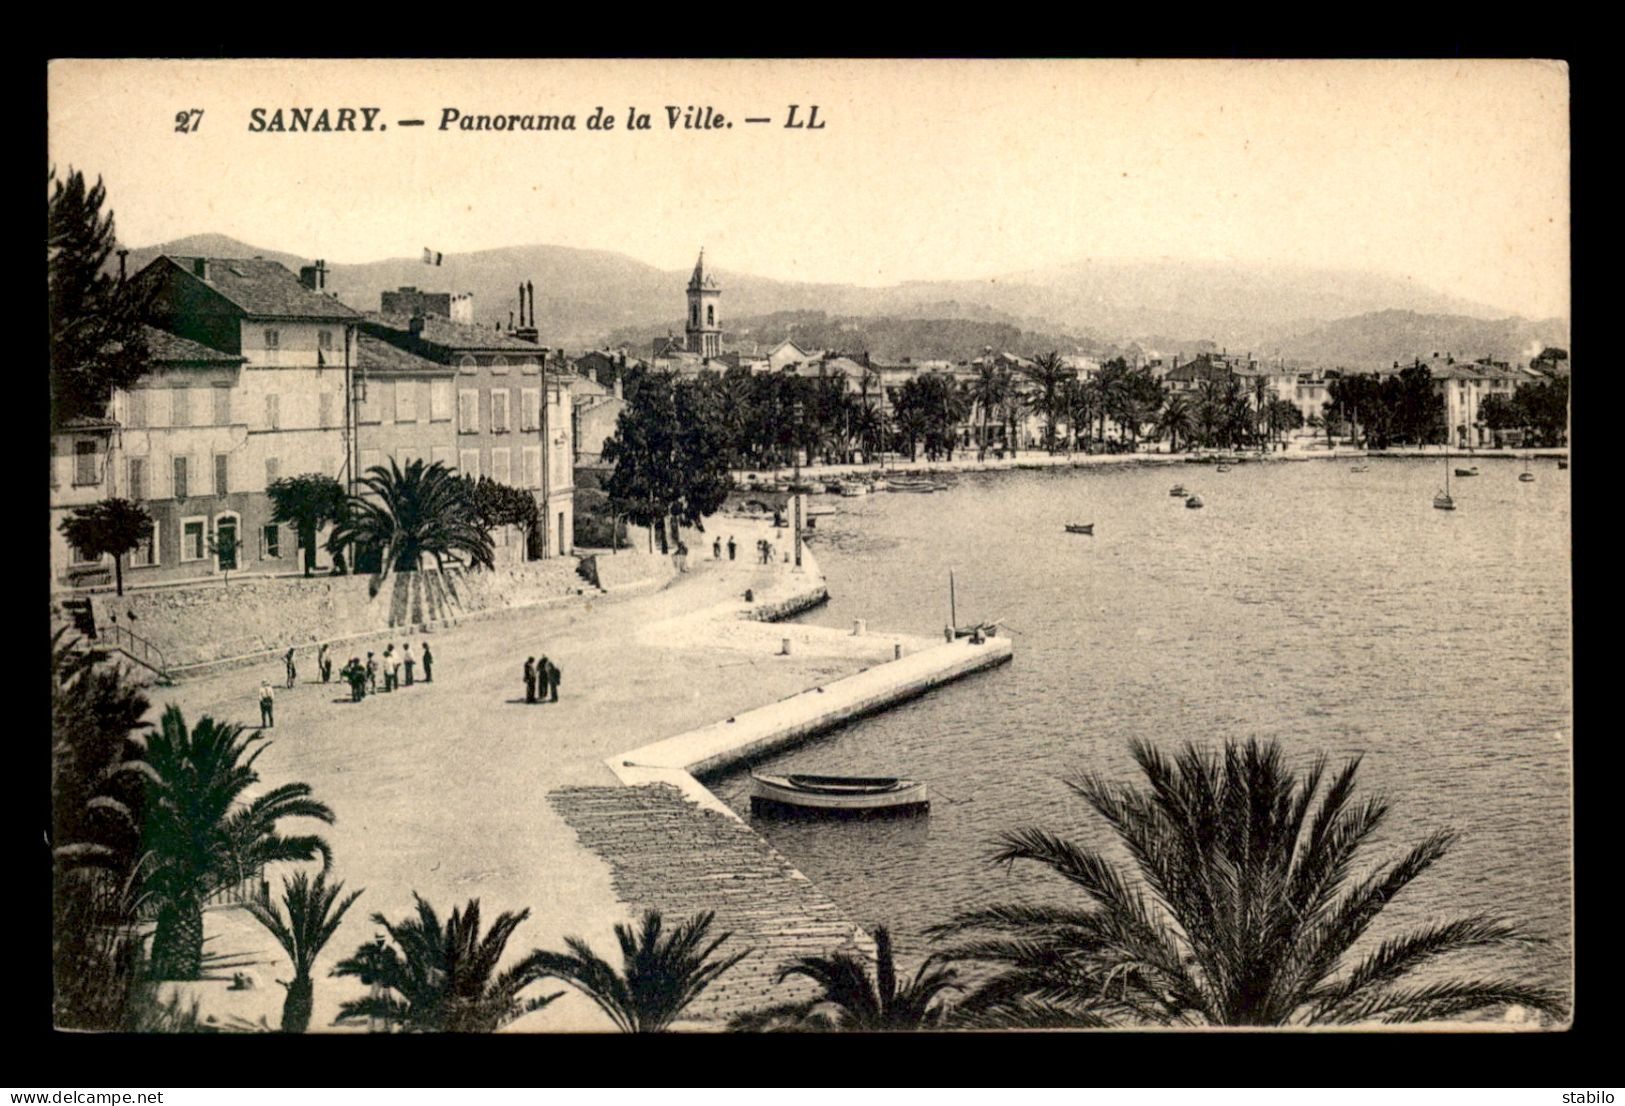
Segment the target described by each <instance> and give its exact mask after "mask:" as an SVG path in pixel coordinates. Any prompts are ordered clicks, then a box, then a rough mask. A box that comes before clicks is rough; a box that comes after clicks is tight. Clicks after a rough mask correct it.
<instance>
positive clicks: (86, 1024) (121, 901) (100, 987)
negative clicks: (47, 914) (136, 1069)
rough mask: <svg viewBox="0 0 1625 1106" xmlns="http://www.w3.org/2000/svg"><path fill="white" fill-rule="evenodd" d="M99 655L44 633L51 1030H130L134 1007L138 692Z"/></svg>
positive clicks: (59, 634)
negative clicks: (47, 645)
mask: <svg viewBox="0 0 1625 1106" xmlns="http://www.w3.org/2000/svg"><path fill="white" fill-rule="evenodd" d="M107 660H108V658H107V654H106V653H104V652H102V651H100V650H95V649H85V648H82V647H81V645H80V644H79V643H78V642H77V641H76V640H73V639H71V638H70V637H69V636H68V631H66V630H65V629H64V630H58V631H56V632H55V633H54V634H52V636H51V837H50V843H51V846H52V847H51V858H52V879H51V892H52V896H51V903H52V931H51V954H52V956H51V959H52V967H53V969H54V975H55V994H54V1002H53V1004H52V1010H53V1018H54V1021H55V1024H56V1025H58V1026H61V1027H63V1028H72V1029H95V1030H117V1029H124V1028H127V1027H128V1022H129V1019H130V1018H131V1017H132V1016H133V1013H132V1012H133V1011H134V1010H135V1009H136V1007H137V1005H138V1004H139V1000H140V952H141V938H140V936H139V934H137V933H136V932H135V923H136V908H137V905H138V903H139V895H140V885H139V880H138V873H137V867H136V866H137V862H138V860H139V859H140V834H141V818H142V799H143V794H142V777H141V776H140V775H139V774H138V773H137V772H135V771H131V770H130V769H129V766H130V765H132V764H135V763H138V762H139V761H140V758H141V754H142V749H141V743H140V742H139V741H137V740H136V738H135V733H136V731H137V730H138V729H139V728H140V726H141V720H142V718H143V717H144V716H145V715H146V713H147V705H148V704H147V698H146V696H145V695H144V694H143V693H142V689H141V687H140V685H138V684H136V683H135V682H134V681H132V680H131V679H130V678H129V675H128V673H127V672H126V671H125V670H124V669H123V668H122V667H119V666H117V665H112V664H109V663H107Z"/></svg>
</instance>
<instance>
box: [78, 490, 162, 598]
mask: <svg viewBox="0 0 1625 1106" xmlns="http://www.w3.org/2000/svg"><path fill="white" fill-rule="evenodd" d="M57 528H58V529H59V530H61V531H62V535H63V537H65V538H67V539H68V541H69V542H70V543H72V545H73V547H74V548H75V549H77V550H79V551H80V552H81V553H82V554H84V555H85V556H87V557H94V558H97V559H100V558H102V557H105V556H108V555H111V556H112V558H113V581H114V590H115V591H116V593H117V594H119V595H123V594H124V556H125V554H127V553H129V552H131V551H132V550H134V549H137V548H139V547H140V545H141V543H142V542H143V541H146V540H148V539H149V538H151V537H152V516H151V515H150V514H148V513H147V509H146V508H145V507H143V506H141V504H139V503H132V502H131V501H130V500H128V499H116V498H115V499H104V500H101V501H100V502H98V503H87V504H85V505H84V506H82V507H75V508H74V509H73V510H72V511H70V512H69V513H68V517H66V518H64V519H63V520H62V523H61V525H60V526H58V527H57Z"/></svg>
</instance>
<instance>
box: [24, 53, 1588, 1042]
mask: <svg viewBox="0 0 1625 1106" xmlns="http://www.w3.org/2000/svg"><path fill="white" fill-rule="evenodd" d="M48 84H49V92H48V95H49V104H48V106H49V164H48V166H47V169H48V172H49V174H50V175H49V179H48V183H47V219H48V221H47V259H48V263H49V290H50V320H49V322H50V341H51V351H50V352H51V407H50V410H49V412H48V418H49V422H50V444H51V462H50V518H49V520H48V522H49V541H50V547H51V564H50V572H51V580H50V602H51V615H52V626H53V633H52V638H51V656H52V704H53V735H52V741H53V758H52V768H53V778H52V788H53V799H52V803H53V814H54V818H53V824H52V825H51V826H50V827H49V829H48V833H49V839H50V843H51V846H52V856H53V865H54V877H53V889H54V894H53V902H52V910H53V919H54V927H53V948H52V955H53V964H54V973H55V975H54V978H55V991H54V1007H53V1012H52V1017H53V1021H54V1024H55V1025H57V1026H58V1027H60V1028H63V1029H84V1030H102V1031H132V1030H133V1031H140V1032H221V1033H225V1032H269V1031H284V1032H308V1033H329V1034H345V1033H403V1032H415V1033H447V1032H458V1033H470V1032H475V1033H484V1032H499V1031H500V1032H513V1033H558V1032H571V1033H613V1032H616V1031H626V1032H638V1031H642V1032H647V1031H672V1032H682V1033H711V1032H764V1031H771V1030H796V1031H825V1032H842V1031H848V1030H904V1031H924V1030H929V1031H937V1032H954V1031H959V1030H974V1029H989V1028H994V1029H1006V1030H1010V1031H1021V1030H1033V1029H1070V1030H1085V1031H1088V1030H1103V1031H1104V1030H1114V1029H1161V1030H1168V1031H1181V1030H1195V1029H1203V1028H1208V1027H1233V1026H1248V1027H1269V1028H1275V1029H1279V1030H1283V1031H1301V1030H1312V1029H1326V1028H1331V1029H1348V1028H1358V1029H1386V1030H1391V1031H1399V1032H1404V1031H1418V1030H1441V1029H1444V1030H1457V1031H1460V1030H1464V1029H1465V1030H1471V1031H1485V1030H1496V1031H1532V1032H1539V1031H1550V1030H1558V1029H1564V1028H1566V1027H1568V1026H1570V1025H1571V1024H1572V1020H1573V1017H1574V987H1575V978H1574V967H1573V965H1574V955H1573V954H1574V948H1573V941H1574V925H1573V917H1572V915H1573V904H1574V871H1573V863H1572V855H1573V854H1572V839H1573V787H1574V780H1573V773H1572V770H1571V750H1572V727H1573V713H1572V682H1573V681H1572V668H1573V643H1572V626H1571V614H1572V586H1571V579H1570V573H1571V565H1572V547H1571V533H1572V529H1571V508H1570V495H1569V477H1570V473H1569V423H1570V418H1569V415H1570V401H1569V368H1570V353H1571V351H1570V348H1569V347H1570V337H1569V329H1570V258H1569V198H1568V197H1569V171H1570V170H1569V164H1570V157H1569V154H1570V136H1569V122H1568V111H1569V78H1568V71H1567V68H1566V66H1565V65H1564V64H1562V63H1560V62H1551V61H1541V60H1530V61H1519V60H1499V61H1474V60H1463V59H1455V60H1448V61H1427V60H1412V61H1341V62H1305V61H1171V60H1164V61H1143V62H1136V61H1131V60H1117V61H1066V60H1042V61H1041V60H1007V61H992V60H930V61H926V60H889V61H883V60H771V61H768V60H760V61H751V60H736V61H702V60H690V61H674V60H669V61H650V60H580V59H578V60H568V61H548V60H511V61H506V60H492V59H482V60H438V61H436V60H421V59H420V60H410V61H405V60H373V61H368V60H354V59H326V60H309V61H300V60H286V59H284V60H262V59H252V58H243V59H214V60H191V61H172V60H106V59H103V60H74V59H61V60H57V61H55V62H53V63H52V64H51V65H50V68H49V77H48Z"/></svg>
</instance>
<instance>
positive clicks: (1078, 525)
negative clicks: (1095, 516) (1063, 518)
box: [1066, 522, 1095, 534]
mask: <svg viewBox="0 0 1625 1106" xmlns="http://www.w3.org/2000/svg"><path fill="white" fill-rule="evenodd" d="M1066 532H1067V533H1068V534H1093V533H1094V532H1095V524H1094V523H1092V522H1069V523H1067V524H1066Z"/></svg>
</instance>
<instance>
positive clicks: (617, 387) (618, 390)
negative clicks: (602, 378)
mask: <svg viewBox="0 0 1625 1106" xmlns="http://www.w3.org/2000/svg"><path fill="white" fill-rule="evenodd" d="M615 398H616V399H620V398H621V374H620V373H616V374H615Z"/></svg>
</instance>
